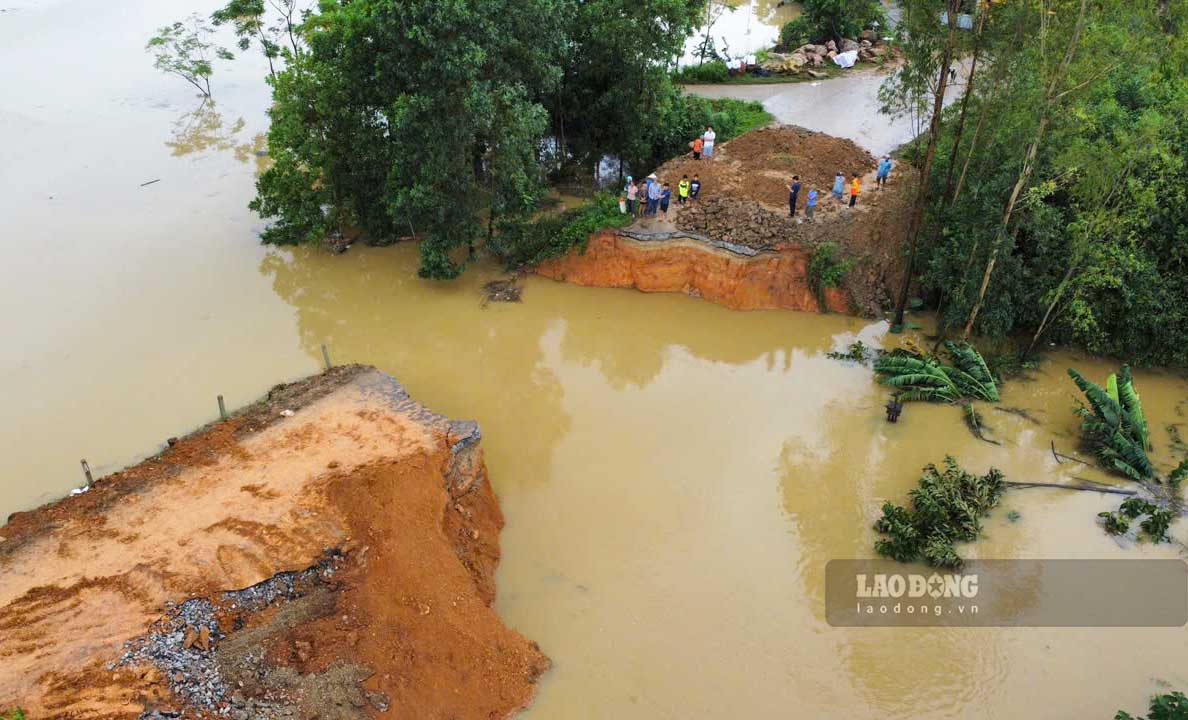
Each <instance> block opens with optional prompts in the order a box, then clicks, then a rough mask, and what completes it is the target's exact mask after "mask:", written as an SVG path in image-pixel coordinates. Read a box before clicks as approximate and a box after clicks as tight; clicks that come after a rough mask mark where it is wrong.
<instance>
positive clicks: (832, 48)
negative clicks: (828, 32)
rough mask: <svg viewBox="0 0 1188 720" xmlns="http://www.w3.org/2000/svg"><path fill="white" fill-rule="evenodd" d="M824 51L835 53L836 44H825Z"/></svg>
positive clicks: (831, 42)
mask: <svg viewBox="0 0 1188 720" xmlns="http://www.w3.org/2000/svg"><path fill="white" fill-rule="evenodd" d="M825 49H826V51H829V52H837V43H835V42H833V41H832V40H830V41H829V42H827V43H825Z"/></svg>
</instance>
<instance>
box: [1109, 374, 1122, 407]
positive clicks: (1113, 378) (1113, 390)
mask: <svg viewBox="0 0 1188 720" xmlns="http://www.w3.org/2000/svg"><path fill="white" fill-rule="evenodd" d="M1106 394H1108V395H1109V396H1110V399H1111V400H1113V401H1114V402H1116V403H1118V404H1121V402H1122V401H1121V400H1119V399H1118V376H1117V375H1116V374H1114V373H1110V376H1109V377H1108V378H1106Z"/></svg>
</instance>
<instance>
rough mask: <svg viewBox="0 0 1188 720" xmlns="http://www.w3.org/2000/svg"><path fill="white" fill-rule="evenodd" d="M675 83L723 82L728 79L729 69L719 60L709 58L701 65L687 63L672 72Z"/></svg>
mask: <svg viewBox="0 0 1188 720" xmlns="http://www.w3.org/2000/svg"><path fill="white" fill-rule="evenodd" d="M672 79H673V81H674V82H676V83H680V84H685V83H723V82H726V81H727V80H729V79H730V71H729V69H727V67H726V63H725V62H723V61H721V60H711V61H709V62H707V63H704V64H702V65H687V66H685V67H683V68H681V69H680V70H677V71H676V72H675V73H673V74H672Z"/></svg>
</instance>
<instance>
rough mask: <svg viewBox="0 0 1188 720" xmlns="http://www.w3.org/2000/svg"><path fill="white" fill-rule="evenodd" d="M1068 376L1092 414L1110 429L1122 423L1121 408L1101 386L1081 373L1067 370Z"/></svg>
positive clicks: (1070, 369)
mask: <svg viewBox="0 0 1188 720" xmlns="http://www.w3.org/2000/svg"><path fill="white" fill-rule="evenodd" d="M1068 375H1069V377H1071V378H1072V379H1073V382H1075V383H1076V384H1077V387H1078V388H1080V389H1081V392H1083V393H1085V398H1086V399H1087V400H1088V401H1089V404H1090V405H1091V406H1092V407H1093V413H1094V414H1095V415H1096V416H1097V417H1098V418H1100V419H1101V420H1102V421H1103V422H1105V423H1106V424H1108V425H1109V426H1110V427H1111V428H1115V429H1116V428H1117V427H1118V426H1119V425H1120V424H1121V422H1122V407H1121V406H1120V405H1119V404H1118V403H1117V402H1115V401H1114V399H1113V398H1111V397H1110V396H1109V394H1108V393H1107V392H1106V391H1105V390H1102V389H1101V386H1099V385H1097V384H1096V383H1093V382H1091V381H1089V380H1087V379H1086V378H1085V377H1084V376H1083V375H1081V373H1079V372H1077V371H1076V370H1073V369H1072V368H1069V369H1068Z"/></svg>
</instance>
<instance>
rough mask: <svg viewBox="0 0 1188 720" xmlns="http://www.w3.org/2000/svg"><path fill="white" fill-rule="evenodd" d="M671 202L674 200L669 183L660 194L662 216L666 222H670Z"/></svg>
mask: <svg viewBox="0 0 1188 720" xmlns="http://www.w3.org/2000/svg"><path fill="white" fill-rule="evenodd" d="M670 200H672V188H671V187H669V186H668V183H664V190H663V192H661V193H660V214H661V215H662V216H663V217H664V220H665V221H667V220H668V203H669V201H670Z"/></svg>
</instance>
